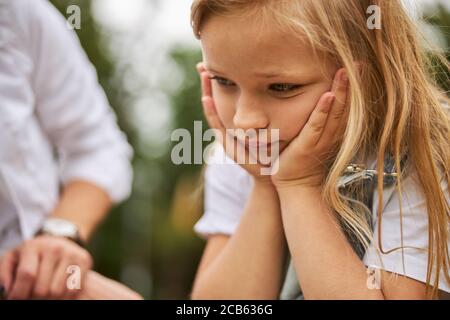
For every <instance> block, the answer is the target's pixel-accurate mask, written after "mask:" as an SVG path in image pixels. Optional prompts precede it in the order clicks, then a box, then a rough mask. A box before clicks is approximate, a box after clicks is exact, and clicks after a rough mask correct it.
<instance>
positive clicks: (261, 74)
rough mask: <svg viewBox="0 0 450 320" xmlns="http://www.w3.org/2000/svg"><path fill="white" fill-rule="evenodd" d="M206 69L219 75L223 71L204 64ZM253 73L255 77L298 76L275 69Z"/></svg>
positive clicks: (222, 73)
mask: <svg viewBox="0 0 450 320" xmlns="http://www.w3.org/2000/svg"><path fill="white" fill-rule="evenodd" d="M205 68H206V70H208V71H210V72H213V73H216V74H220V75H224V74H225V72H221V71H218V70H215V69H214V68H211V67H210V66H208V65H206V66H205ZM253 75H254V76H255V77H259V78H268V79H270V78H277V77H286V78H294V77H299V74H298V73H292V72H276V71H255V72H254V73H253Z"/></svg>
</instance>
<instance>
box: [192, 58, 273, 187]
mask: <svg viewBox="0 0 450 320" xmlns="http://www.w3.org/2000/svg"><path fill="white" fill-rule="evenodd" d="M197 71H198V73H199V74H200V78H201V83H202V104H203V113H204V114H205V118H206V121H207V122H208V124H209V126H210V128H211V129H214V130H215V131H216V139H217V140H218V141H219V142H220V143H221V144H222V145H223V147H224V150H225V152H226V154H227V155H228V156H229V157H230V158H231V159H232V160H234V161H235V162H236V163H238V164H239V165H240V166H241V167H243V168H244V169H245V170H246V171H247V172H248V173H250V174H251V175H252V176H253V177H254V179H255V181H256V182H262V183H267V184H270V185H271V186H273V185H272V180H271V176H270V168H269V167H266V168H265V169H266V170H267V172H268V173H269V174H267V175H263V174H261V173H262V169H263V166H262V165H260V164H259V163H258V162H257V161H256V159H255V158H254V156H253V155H252V154H251V153H250V152H249V151H248V150H247V149H246V148H245V146H244V145H243V144H241V143H239V142H238V141H237V140H236V138H235V137H233V136H230V134H227V132H226V128H225V127H224V125H223V124H222V121H221V119H220V117H219V115H218V114H217V110H216V106H215V104H214V99H213V94H212V85H211V79H210V78H209V75H208V72H207V71H206V69H205V67H204V64H203V63H199V64H198V65H197ZM238 154H240V155H245V163H240V162H242V161H238V159H237V155H238ZM241 158H244V157H241Z"/></svg>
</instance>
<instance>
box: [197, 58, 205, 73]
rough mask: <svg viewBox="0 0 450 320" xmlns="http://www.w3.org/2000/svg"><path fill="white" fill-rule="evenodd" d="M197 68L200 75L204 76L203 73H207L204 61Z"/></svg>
mask: <svg viewBox="0 0 450 320" xmlns="http://www.w3.org/2000/svg"><path fill="white" fill-rule="evenodd" d="M196 68H197V72H198V73H199V74H202V72H205V71H206V68H205V64H204V63H203V61H202V62H199V63H197V66H196Z"/></svg>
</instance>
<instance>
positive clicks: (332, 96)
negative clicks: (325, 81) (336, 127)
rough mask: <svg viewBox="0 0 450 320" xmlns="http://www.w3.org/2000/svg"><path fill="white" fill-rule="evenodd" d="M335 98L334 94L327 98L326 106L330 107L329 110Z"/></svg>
mask: <svg viewBox="0 0 450 320" xmlns="http://www.w3.org/2000/svg"><path fill="white" fill-rule="evenodd" d="M335 98H336V96H335V95H334V94H333V95H331V96H329V97H328V99H327V102H328V105H329V106H330V108H331V105H332V104H333V102H334V99H335Z"/></svg>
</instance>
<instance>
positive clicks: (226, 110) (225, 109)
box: [213, 90, 235, 129]
mask: <svg viewBox="0 0 450 320" xmlns="http://www.w3.org/2000/svg"><path fill="white" fill-rule="evenodd" d="M213 96H214V103H215V106H216V110H217V114H218V115H219V118H220V120H221V121H222V124H223V125H224V127H225V128H228V129H231V128H233V118H234V113H235V108H234V101H233V99H231V98H230V97H227V96H225V95H223V94H221V93H220V91H218V90H215V91H214V92H213Z"/></svg>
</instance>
